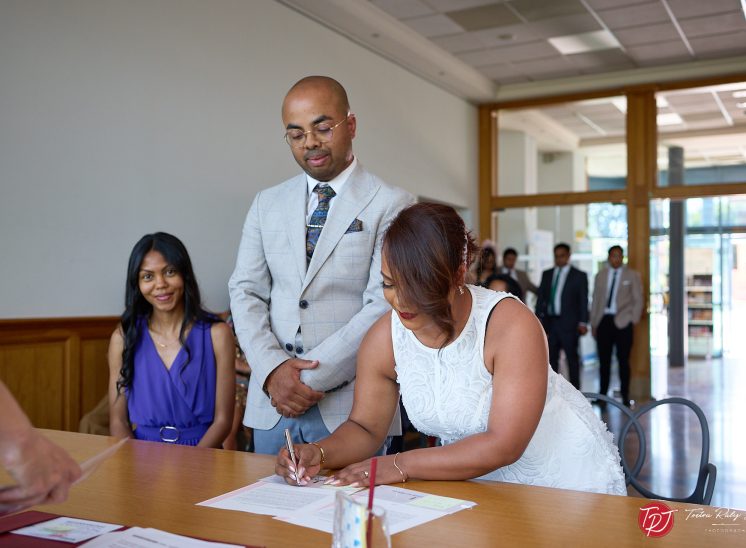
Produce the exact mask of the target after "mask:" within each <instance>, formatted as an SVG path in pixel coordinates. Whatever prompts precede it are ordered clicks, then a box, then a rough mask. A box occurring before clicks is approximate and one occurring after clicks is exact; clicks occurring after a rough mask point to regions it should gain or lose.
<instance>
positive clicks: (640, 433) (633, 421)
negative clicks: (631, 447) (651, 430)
mask: <svg viewBox="0 0 746 548" xmlns="http://www.w3.org/2000/svg"><path fill="white" fill-rule="evenodd" d="M583 395H584V396H585V397H586V398H587V399H589V400H590V401H592V402H593V401H595V402H604V403H605V404H606V405H608V404H611V405H612V406H613V407H615V408H617V409H618V410H619V411H620V412H621V413H622V414H623V415H624V416H625V417H626V418H627V422H626V423H625V428H623V429H620V431H619V433H617V435H616V436H615V437H616V443H617V447H618V448H619V455H620V457H621V460H622V469H623V470H624V479H625V481H626V482H627V485H629V484H630V483H632V478H633V477H634V478H636V477H637V475H638V474H639V473H640V470H642V467H643V465H644V464H645V455H646V454H647V442H646V439H645V431H644V430H643V429H642V425H641V424H640V423H639V421H638V420H637V418H636V417H635V414H634V413H633V412H632V410H631V409H630V408H629V407H627V406H626V405H624V404H623V403H621V402H619V401H617V400H615V399H614V398H610V397H609V396H607V395H606V394H599V393H597V392H583ZM606 405H604V406H602V409H604V410H605V409H606ZM607 426H608V423H607ZM630 426H634V427H635V432H636V433H637V439H638V440H639V445H638V450H637V459H636V460H635V464H634V466H633V467H632V468H631V469H630V468H629V464H628V463H627V458H626V456H625V454H624V449H625V447H624V444H623V443H622V440H623V439H624V438H625V437H626V435H627V432H629V427H630ZM622 433H624V435H622Z"/></svg>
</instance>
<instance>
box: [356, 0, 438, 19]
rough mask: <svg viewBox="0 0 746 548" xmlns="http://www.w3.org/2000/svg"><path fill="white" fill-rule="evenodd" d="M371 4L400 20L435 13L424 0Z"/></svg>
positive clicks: (385, 0) (376, 0)
mask: <svg viewBox="0 0 746 548" xmlns="http://www.w3.org/2000/svg"><path fill="white" fill-rule="evenodd" d="M370 2H372V3H373V4H375V5H376V6H378V7H379V8H381V9H382V10H383V11H385V12H386V13H388V14H390V15H393V16H394V17H396V18H398V19H401V18H404V17H417V16H419V15H428V14H431V13H434V10H433V9H432V8H431V7H430V6H428V5H427V4H426V3H425V2H422V0H370Z"/></svg>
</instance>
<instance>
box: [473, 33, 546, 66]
mask: <svg viewBox="0 0 746 548" xmlns="http://www.w3.org/2000/svg"><path fill="white" fill-rule="evenodd" d="M555 55H557V50H556V49H554V48H553V47H552V46H550V45H549V43H548V42H545V41H543V40H541V41H538V42H530V43H528V44H520V45H517V46H504V47H501V48H494V49H489V50H483V51H475V52H471V53H461V54H459V55H458V57H459V58H461V59H463V60H464V61H466V62H467V63H471V64H473V65H474V66H477V67H479V66H484V65H490V64H494V63H495V62H498V63H500V62H502V63H504V62H507V61H529V60H533V59H546V58H547V57H554V56H555Z"/></svg>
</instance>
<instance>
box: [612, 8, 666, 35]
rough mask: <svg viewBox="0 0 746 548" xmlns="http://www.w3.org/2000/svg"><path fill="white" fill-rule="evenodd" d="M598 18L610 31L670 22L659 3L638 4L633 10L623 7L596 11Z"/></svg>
mask: <svg viewBox="0 0 746 548" xmlns="http://www.w3.org/2000/svg"><path fill="white" fill-rule="evenodd" d="M597 13H598V15H599V17H601V19H602V20H603V22H604V23H605V24H606V25H607V26H608V27H609V28H610V29H612V30H616V29H623V28H627V27H633V26H635V25H650V24H653V23H664V22H668V21H670V20H671V18H670V17H669V16H668V14H667V13H666V10H665V9H664V8H663V5H662V4H660V3H659V2H655V3H652V4H640V5H639V6H634V8H630V7H623V8H616V9H608V10H599V11H597Z"/></svg>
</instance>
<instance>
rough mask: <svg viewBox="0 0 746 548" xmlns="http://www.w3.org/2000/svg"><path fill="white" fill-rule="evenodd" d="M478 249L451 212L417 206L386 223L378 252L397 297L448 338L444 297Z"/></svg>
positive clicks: (450, 324) (450, 332)
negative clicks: (388, 273)
mask: <svg viewBox="0 0 746 548" xmlns="http://www.w3.org/2000/svg"><path fill="white" fill-rule="evenodd" d="M476 249H477V247H476V245H475V244H474V238H473V237H472V236H471V234H470V233H469V232H468V231H467V230H466V225H465V224H464V221H463V220H462V219H461V217H460V216H459V214H458V213H456V210H454V209H453V208H452V207H449V206H446V205H442V204H432V203H419V204H414V205H411V206H409V207H407V208H405V209H403V210H402V211H401V212H400V213H399V215H397V217H396V218H395V219H394V220H393V221H392V222H391V225H390V226H389V228H388V230H387V231H386V235H385V236H384V240H383V253H384V254H385V255H386V262H387V264H388V267H389V270H390V272H391V277H392V279H393V280H394V283H395V284H396V292H397V298H398V299H399V300H400V301H401V302H402V303H403V304H405V305H411V306H413V307H414V308H415V309H416V310H418V311H420V312H422V313H423V314H426V315H428V316H430V317H431V318H432V319H433V321H434V322H435V324H436V325H437V326H438V327H439V328H441V329H442V330H443V331H444V332H445V333H446V334H447V335H448V337H447V339H446V340H445V342H444V343H443V345H444V346H445V345H446V344H447V343H448V342H450V341H451V339H453V335H454V332H455V328H454V324H455V321H454V319H453V313H452V311H451V306H450V303H449V300H448V298H449V295H450V293H451V291H452V290H453V289H454V288H455V286H456V285H457V284H461V283H463V276H464V274H465V272H466V269H467V267H468V265H469V264H471V259H472V255H473V254H474V252H475V251H476Z"/></svg>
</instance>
